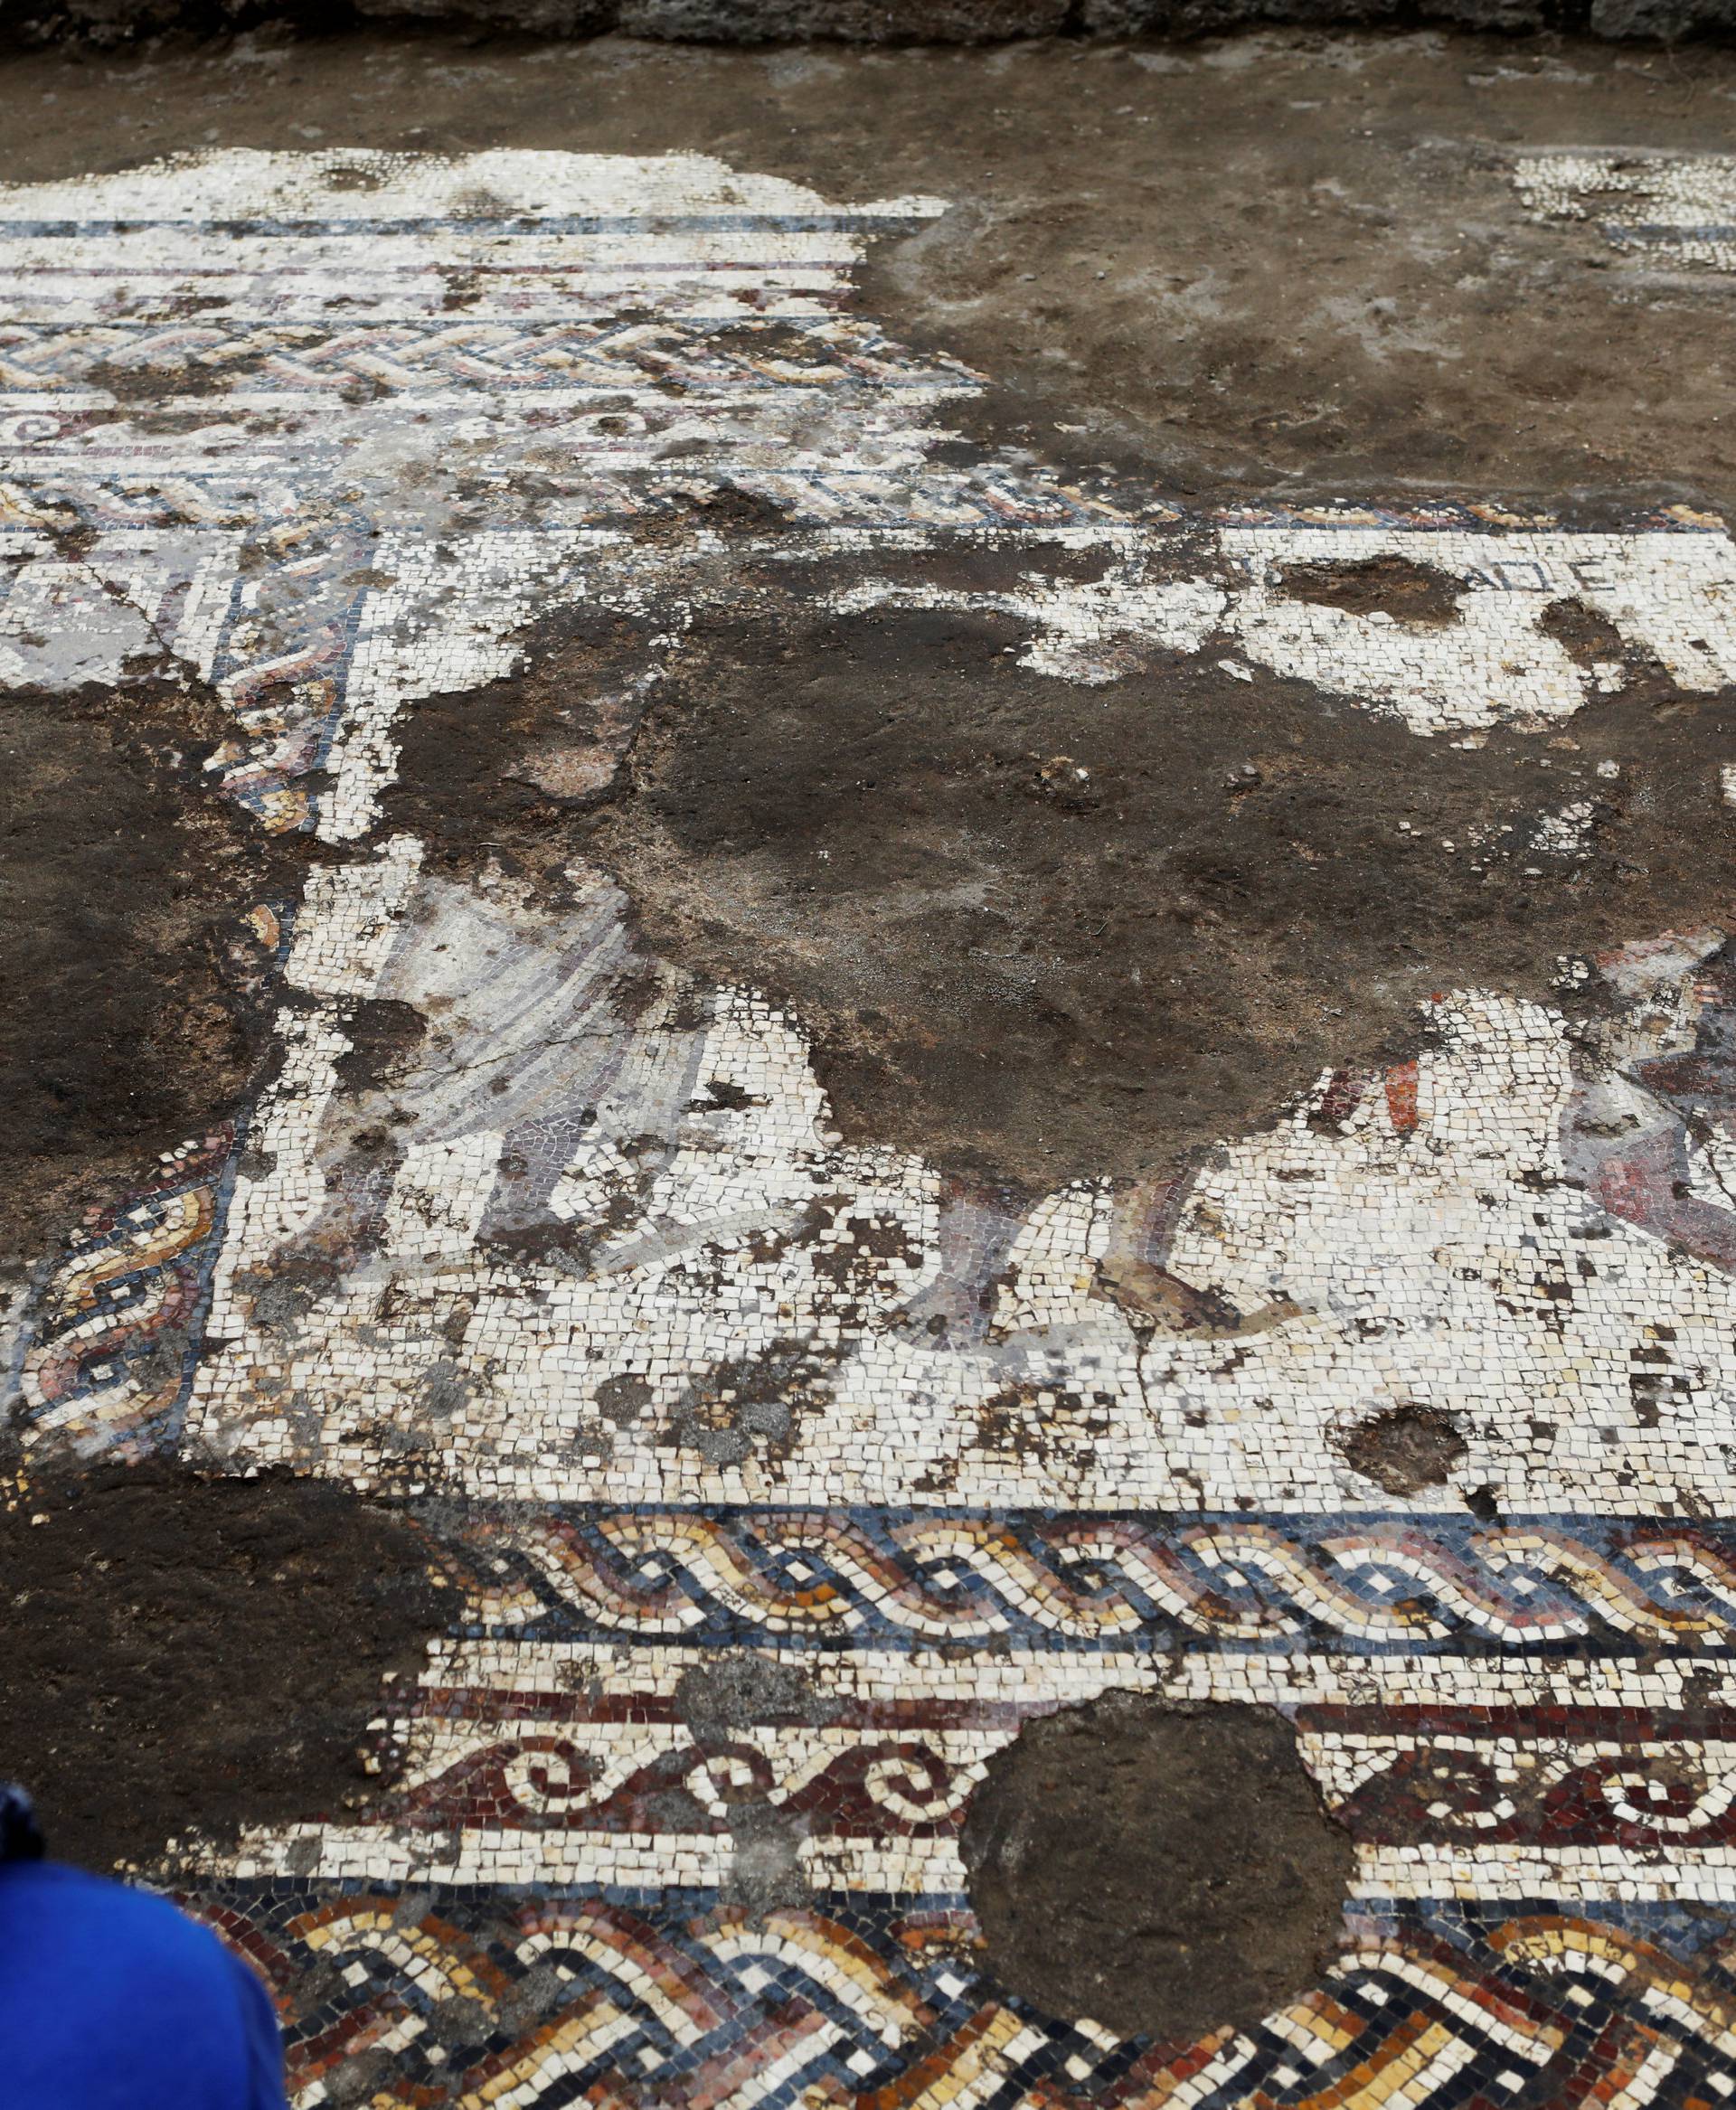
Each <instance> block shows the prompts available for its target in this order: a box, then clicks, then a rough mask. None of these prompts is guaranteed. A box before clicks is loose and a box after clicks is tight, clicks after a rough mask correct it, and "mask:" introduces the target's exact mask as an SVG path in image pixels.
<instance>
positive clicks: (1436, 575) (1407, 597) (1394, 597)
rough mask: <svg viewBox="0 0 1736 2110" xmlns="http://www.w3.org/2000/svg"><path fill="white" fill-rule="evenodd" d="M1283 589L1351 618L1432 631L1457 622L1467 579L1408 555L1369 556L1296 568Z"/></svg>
mask: <svg viewBox="0 0 1736 2110" xmlns="http://www.w3.org/2000/svg"><path fill="white" fill-rule="evenodd" d="M1283 587H1284V591H1285V592H1286V593H1288V594H1290V595H1292V596H1293V597H1294V598H1296V599H1297V600H1299V601H1313V602H1315V603H1316V605H1317V606H1319V607H1321V608H1343V609H1344V610H1345V611H1346V613H1348V614H1350V615H1353V616H1372V615H1387V616H1391V617H1392V618H1393V620H1394V621H1395V622H1399V623H1419V624H1426V625H1428V626H1430V627H1436V626H1444V625H1446V624H1448V623H1451V622H1454V621H1456V620H1457V619H1458V596H1459V595H1460V594H1461V593H1462V592H1463V591H1464V584H1463V581H1462V580H1460V579H1455V578H1454V577H1453V576H1452V574H1451V573H1450V572H1447V571H1441V570H1437V569H1436V568H1435V566H1433V565H1432V564H1416V563H1413V562H1412V561H1411V559H1410V558H1409V557H1365V558H1363V560H1361V561H1360V562H1358V563H1354V564H1292V565H1290V566H1289V567H1288V569H1287V570H1285V572H1284V574H1283Z"/></svg>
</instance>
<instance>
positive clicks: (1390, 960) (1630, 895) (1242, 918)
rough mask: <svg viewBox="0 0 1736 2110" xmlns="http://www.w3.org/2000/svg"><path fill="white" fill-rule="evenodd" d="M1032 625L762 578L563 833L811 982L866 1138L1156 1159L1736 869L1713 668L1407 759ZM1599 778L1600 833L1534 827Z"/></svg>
mask: <svg viewBox="0 0 1736 2110" xmlns="http://www.w3.org/2000/svg"><path fill="white" fill-rule="evenodd" d="M780 569H782V568H780ZM1424 619H1426V620H1429V621H1432V620H1433V619H1434V617H1433V613H1432V611H1431V612H1429V614H1428V615H1427V616H1426V617H1425V618H1424ZM1021 636H1022V633H1021V631H1020V630H1019V629H1018V627H1017V626H1015V625H1014V623H1012V622H1011V621H1009V620H1006V619H1004V618H1002V617H995V616H989V615H982V614H976V613H967V612H935V611H926V610H920V611H902V612H901V611H897V610H882V611H877V612H873V613H871V614H867V615H863V616H860V617H833V616H831V615H829V614H827V613H826V612H824V611H823V610H821V609H817V608H815V607H814V605H813V604H812V602H811V601H805V600H804V599H803V598H801V595H800V592H799V591H798V590H797V589H796V588H795V587H791V588H788V589H783V590H782V591H781V592H779V591H778V590H777V589H768V592H767V596H766V598H764V599H763V600H762V601H761V602H760V606H759V608H758V609H757V611H756V613H755V614H754V615H753V616H752V617H743V616H741V614H739V613H735V612H731V613H729V614H727V615H725V616H722V617H719V618H717V619H715V620H714V621H712V622H711V623H710V624H706V623H704V622H701V623H700V624H699V625H698V626H697V627H696V629H695V633H694V636H693V646H692V650H691V652H690V654H689V655H688V656H687V658H686V659H685V660H684V662H683V663H682V664H680V665H679V666H678V667H677V669H676V671H675V675H674V677H673V678H672V680H671V681H670V682H669V683H667V684H666V685H665V687H664V688H662V689H661V690H659V691H658V692H657V693H656V699H655V701H654V702H652V703H651V704H650V705H649V707H648V708H647V710H646V715H645V717H644V720H643V722H642V723H641V725H640V728H639V731H638V735H637V742H636V744H635V746H634V748H633V751H632V757H631V761H630V766H629V768H628V770H627V775H626V777H625V780H624V786H623V788H622V789H621V790H620V791H619V793H618V796H616V797H615V799H614V801H613V803H612V804H609V805H603V806H601V807H599V809H597V810H596V811H595V812H594V813H591V814H585V813H574V814H573V815H571V818H570V819H569V820H567V821H564V822H562V823H561V825H560V827H559V829H558V831H557V832H558V834H560V835H561V839H562V840H564V841H566V842H567V843H569V844H570V845H571V850H570V852H569V853H570V854H571V853H572V852H579V851H582V852H584V853H586V854H589V855H591V856H594V857H596V858H598V859H599V860H600V861H601V862H604V863H605V864H607V865H608V866H609V868H610V869H611V870H612V871H615V873H616V874H617V875H618V878H619V879H620V881H622V883H623V885H624V886H625V887H626V888H627V891H628V893H629V895H630V896H631V897H632V899H633V900H634V901H635V903H636V904H637V910H638V913H639V916H640V918H641V919H642V922H643V924H644V926H645V931H646V937H647V940H648V942H649V943H650V945H651V946H652V947H653V948H654V949H655V950H656V951H657V952H659V953H661V954H662V955H663V956H665V957H667V958H670V959H673V960H675V961H677V962H679V963H680V964H682V965H683V966H686V967H688V968H690V969H692V970H693V972H695V973H696V974H698V975H702V976H703V977H704V978H706V979H708V980H711V981H717V982H747V983H750V984H756V985H758V986H760V987H762V988H766V989H768V990H769V991H770V992H771V993H772V994H775V995H777V996H778V997H782V998H786V999H788V1001H790V1002H791V1003H794V1004H795V1005H796V1006H797V1009H798V1011H799V1012H800V1013H801V1015H802V1016H803V1018H804V1019H805V1020H806V1021H807V1022H808V1024H809V1025H810V1026H811V1027H812V1028H813V1030H814V1031H815V1032H816V1037H817V1043H818V1044H817V1050H816V1060H817V1066H818V1069H819V1074H820V1079H821V1081H822V1083H823V1084H824V1085H825V1086H826V1088H827V1090H828V1091H829V1092H830V1093H831V1095H832V1097H833V1102H834V1107H835V1112H836V1115H837V1117H838V1120H839V1124H840V1126H842V1127H843V1129H844V1132H845V1134H846V1135H848V1136H849V1137H851V1138H852V1139H857V1138H860V1139H863V1140H875V1141H882V1142H892V1143H896V1144H901V1145H903V1146H905V1147H907V1148H910V1149H911V1150H915V1151H918V1152H920V1153H921V1154H924V1155H925V1156H927V1157H929V1159H931V1160H934V1161H937V1162H939V1163H944V1164H947V1165H948V1166H955V1167H962V1168H964V1169H967V1170H973V1171H978V1172H986V1173H989V1174H991V1175H995V1176H999V1177H1002V1178H1005V1179H1008V1180H1011V1181H1013V1182H1020V1183H1023V1184H1025V1185H1027V1186H1030V1187H1036V1188H1047V1187H1052V1186H1053V1185H1055V1184H1056V1183H1057V1182H1061V1181H1064V1180H1068V1179H1072V1178H1077V1177H1084V1176H1095V1175H1100V1174H1114V1175H1120V1176H1137V1175H1144V1174H1149V1173H1156V1172H1164V1171H1167V1170H1170V1169H1172V1168H1174V1167H1175V1165H1176V1164H1177V1163H1180V1162H1182V1161H1183V1160H1184V1159H1185V1157H1186V1156H1187V1154H1189V1153H1190V1152H1192V1151H1193V1150H1194V1149H1196V1148H1197V1147H1199V1146H1201V1145H1203V1144H1208V1143H1210V1142H1211V1141H1212V1140H1213V1139H1214V1138H1216V1137H1219V1136H1222V1135H1236V1134H1240V1133H1243V1132H1246V1131H1247V1130H1248V1129H1250V1127H1253V1126H1258V1125H1259V1124H1260V1123H1261V1122H1263V1121H1265V1120H1268V1119H1269V1118H1270V1117H1271V1116H1272V1113H1273V1111H1274V1110H1275V1109H1276V1108H1278V1107H1280V1106H1281V1105H1283V1103H1284V1102H1285V1101H1286V1100H1287V1099H1288V1097H1291V1096H1292V1095H1293V1094H1294V1093H1295V1092H1297V1090H1299V1089H1300V1088H1304V1087H1306V1086H1307V1084H1308V1083H1309V1082H1310V1081H1311V1080H1312V1079H1314V1078H1316V1076H1317V1075H1318V1074H1319V1073H1320V1072H1321V1070H1322V1069H1326V1068H1328V1067H1330V1066H1331V1065H1333V1064H1335V1063H1342V1062H1344V1061H1345V1060H1356V1059H1358V1058H1359V1057H1363V1058H1372V1057H1373V1056H1375V1055H1376V1054H1381V1053H1389V1054H1390V1053H1391V1052H1392V1050H1395V1049H1397V1048H1399V1047H1401V1045H1403V1044H1404V1041H1405V1036H1407V1035H1410V1036H1412V1037H1413V1038H1414V1035H1415V1033H1416V1031H1417V1019H1418V1006H1419V1004H1420V1003H1422V1002H1424V1001H1425V1000H1426V999H1427V998H1428V997H1429V995H1430V994H1433V993H1434V992H1436V991H1438V990H1440V989H1443V988H1451V987H1463V986H1478V987H1493V988H1497V989H1505V990H1509V991H1513V992H1515V993H1519V994H1528V995H1532V996H1541V997H1547V998H1549V999H1550V1000H1551V1001H1560V1000H1561V993H1560V991H1559V989H1557V988H1556V987H1555V986H1554V977H1555V975H1556V974H1557V971H1558V969H1557V960H1558V956H1560V955H1561V954H1564V953H1580V952H1595V951H1597V950H1599V949H1601V948H1602V947H1607V946H1610V945H1613V944H1617V943H1619V942H1621V941H1622V940H1624V939H1626V938H1628V937H1635V936H1638V935H1643V934H1646V933H1649V932H1653V931H1656V930H1659V929H1666V928H1670V927H1671V926H1672V925H1673V924H1674V923H1675V922H1677V921H1679V920H1680V919H1682V918H1694V919H1695V920H1703V919H1705V918H1709V917H1713V916H1715V915H1716V914H1717V913H1718V912H1719V909H1720V908H1721V907H1722V904H1724V903H1725V902H1726V901H1727V900H1729V898H1730V895H1731V887H1732V884H1733V883H1736V827H1732V815H1731V813H1730V811H1729V809H1728V808H1727V807H1726V806H1725V805H1724V804H1723V802H1722V796H1721V794H1720V789H1719V785H1718V777H1717V760H1716V758H1718V757H1719V756H1721V755H1722V754H1723V753H1726V752H1728V751H1731V747H1732V746H1736V702H1733V701H1732V699H1731V697H1730V696H1728V695H1724V696H1719V697H1712V698H1707V697H1694V696H1687V695H1683V694H1678V693H1677V692H1675V689H1674V688H1673V687H1672V686H1671V685H1670V684H1669V683H1667V682H1665V681H1663V680H1662V679H1661V678H1660V677H1657V676H1656V674H1648V673H1647V672H1646V670H1644V669H1641V670H1639V672H1638V675H1637V686H1636V688H1635V690H1634V691H1633V692H1631V693H1629V694H1628V695H1626V696H1624V697H1622V698H1619V699H1613V700H1605V701H1599V702H1593V703H1592V704H1590V706H1589V707H1588V708H1587V709H1586V710H1585V711H1582V712H1581V713H1580V715H1578V716H1577V717H1576V718H1575V719H1574V720H1573V721H1572V728H1571V740H1572V743H1573V744H1572V746H1571V749H1570V748H1563V747H1562V746H1561V745H1560V744H1559V743H1558V744H1557V745H1556V746H1555V747H1549V746H1547V745H1545V744H1544V743H1543V742H1541V741H1539V740H1538V739H1536V737H1535V736H1534V735H1527V734H1520V733H1504V732H1501V731H1496V732H1494V733H1492V734H1491V735H1490V736H1489V739H1488V740H1487V743H1486V746H1485V747H1483V748H1482V749H1479V750H1476V751H1466V750H1464V749H1456V748H1453V747H1452V746H1450V745H1449V744H1448V743H1447V742H1445V741H1432V742H1430V743H1429V748H1428V750H1427V755H1428V767H1427V768H1426V769H1424V768H1420V767H1419V766H1418V758H1419V754H1420V743H1419V741H1418V740H1417V739H1416V737H1415V736H1414V735H1413V734H1411V732H1410V731H1408V730H1406V729H1405V727H1404V726H1403V725H1402V724H1401V723H1399V722H1397V721H1394V720H1391V719H1381V718H1378V717H1376V716H1374V715H1373V714H1372V713H1370V712H1369V711H1363V710H1359V709H1355V708H1353V707H1350V706H1348V705H1346V704H1344V702H1341V701H1337V700H1335V699H1332V698H1330V697H1327V696H1326V695H1324V694H1322V693H1320V692H1316V690H1314V689H1313V688H1311V687H1310V686H1309V685H1308V684H1307V683H1302V682H1297V681H1287V680H1282V679H1280V678H1278V677H1277V676H1275V675H1270V674H1265V673H1262V672H1256V674H1255V678H1254V679H1253V680H1251V681H1243V680H1239V679H1234V678H1231V675H1230V674H1228V673H1226V672H1225V671H1223V670H1222V669H1221V668H1220V667H1219V666H1218V665H1217V664H1215V662H1214V661H1213V659H1212V655H1211V653H1210V650H1209V649H1208V651H1207V652H1206V653H1204V654H1203V655H1199V656H1198V657H1194V658H1189V659H1186V660H1164V659H1162V658H1159V659H1157V660H1156V661H1155V662H1154V663H1152V664H1146V666H1145V667H1143V668H1142V669H1136V670H1134V671H1129V672H1128V673H1127V674H1124V675H1123V676H1122V678H1121V679H1119V680H1118V681H1116V682H1114V683H1109V684H1108V685H1106V686H1102V687H1099V688H1085V687H1081V686H1079V685H1077V684H1075V683H1070V682H1063V681H1056V680H1052V679H1050V678H1047V677H1045V676H1043V675H1042V674H1034V673H1030V672H1027V671H1025V670H1024V669H1023V668H1021V667H1020V666H1019V665H1018V664H1016V662H1015V661H1014V658H1013V656H1012V654H1011V649H1010V648H1012V647H1014V646H1015V645H1016V644H1017V643H1018V641H1019V640H1020V637H1021ZM527 737H534V738H537V739H541V738H542V737H543V735H542V733H541V732H537V733H535V734H534V735H529V736H527ZM1607 758H1613V759H1615V760H1616V761H1617V762H1618V764H1619V766H1620V774H1619V776H1618V777H1616V778H1614V779H1609V778H1601V777H1598V776H1597V775H1596V773H1595V772H1596V766H1597V764H1598V762H1599V761H1600V760H1603V759H1607ZM1577 799H1586V800H1589V801H1590V802H1591V803H1592V804H1593V805H1594V806H1595V811H1596V823H1595V828H1594V832H1593V838H1592V843H1591V848H1590V854H1589V855H1588V856H1586V857H1584V858H1575V857H1571V856H1567V855H1564V854H1561V853H1557V852H1548V851H1546V850H1543V849H1541V848H1539V847H1538V846H1537V843H1536V839H1535V837H1536V827H1537V823H1538V820H1539V818H1540V816H1541V815H1542V814H1543V812H1545V811H1547V810H1550V809H1552V808H1555V807H1559V806H1561V805H1566V804H1567V803H1569V802H1570V801H1572V800H1577ZM1504 830H1505V833H1503V831H1504ZM1449 845H1450V847H1449Z"/></svg>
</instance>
